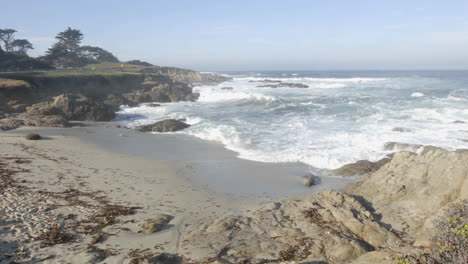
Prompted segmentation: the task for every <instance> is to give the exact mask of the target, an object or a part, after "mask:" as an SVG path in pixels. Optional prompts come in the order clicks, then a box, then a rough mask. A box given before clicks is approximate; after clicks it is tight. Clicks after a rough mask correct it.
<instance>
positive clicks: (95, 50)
mask: <svg viewBox="0 0 468 264" xmlns="http://www.w3.org/2000/svg"><path fill="white" fill-rule="evenodd" d="M78 52H79V56H80V58H81V59H82V60H83V62H84V63H85V64H89V63H101V62H119V60H118V59H117V58H116V57H115V56H114V55H113V54H112V53H110V52H108V51H107V50H105V49H102V48H99V47H93V46H82V47H80V48H79V49H78Z"/></svg>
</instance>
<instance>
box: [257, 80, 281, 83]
mask: <svg viewBox="0 0 468 264" xmlns="http://www.w3.org/2000/svg"><path fill="white" fill-rule="evenodd" d="M249 82H252V83H253V82H263V83H281V82H282V81H280V80H270V79H263V80H261V81H254V80H251V81H249Z"/></svg>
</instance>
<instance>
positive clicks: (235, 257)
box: [180, 190, 401, 263]
mask: <svg viewBox="0 0 468 264" xmlns="http://www.w3.org/2000/svg"><path fill="white" fill-rule="evenodd" d="M180 241H181V246H180V248H182V249H183V250H184V251H186V252H185V253H187V254H188V253H189V252H192V253H191V255H193V252H198V254H199V256H198V257H199V259H203V258H204V257H213V258H216V259H218V260H219V261H220V262H222V263H240V262H246V263H247V262H248V263H258V262H261V261H289V260H296V261H327V262H329V263H337V262H339V261H343V260H349V259H354V258H357V257H358V256H360V255H362V254H364V253H366V252H368V251H371V250H373V249H375V248H379V247H395V246H398V245H400V244H401V241H400V239H399V238H398V237H397V236H396V235H395V234H393V233H392V232H390V231H388V230H387V229H385V228H384V227H383V226H381V225H380V224H379V223H378V222H377V221H376V219H375V218H374V216H373V215H372V213H371V212H369V211H368V210H367V209H366V208H364V207H363V206H362V205H361V203H360V202H358V201H357V200H356V199H354V198H353V197H351V196H349V195H347V194H343V193H340V192H335V191H330V190H327V191H323V192H321V193H318V194H316V195H312V196H310V197H307V198H305V199H303V200H292V201H284V202H277V203H271V204H268V205H266V206H265V207H264V209H261V210H258V211H253V212H249V213H246V214H245V215H242V216H229V217H225V218H222V219H217V220H214V219H213V221H210V220H206V221H204V222H203V223H194V224H191V225H190V226H189V227H188V228H187V229H186V230H183V232H182V235H181V239H180ZM181 253H182V255H184V252H181Z"/></svg>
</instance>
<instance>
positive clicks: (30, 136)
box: [25, 133, 41, 140]
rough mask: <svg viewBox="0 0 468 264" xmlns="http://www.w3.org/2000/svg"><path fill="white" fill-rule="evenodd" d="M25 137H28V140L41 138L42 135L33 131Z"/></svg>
mask: <svg viewBox="0 0 468 264" xmlns="http://www.w3.org/2000/svg"><path fill="white" fill-rule="evenodd" d="M25 138H26V139H27V140H39V139H41V135H39V134H34V133H31V134H27V135H26V136H25Z"/></svg>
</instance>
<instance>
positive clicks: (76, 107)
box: [27, 94, 115, 121]
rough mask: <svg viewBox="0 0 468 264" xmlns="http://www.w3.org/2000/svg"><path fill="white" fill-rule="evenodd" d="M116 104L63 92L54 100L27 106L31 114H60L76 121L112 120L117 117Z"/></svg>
mask: <svg viewBox="0 0 468 264" xmlns="http://www.w3.org/2000/svg"><path fill="white" fill-rule="evenodd" d="M114 110H115V109H114V106H111V105H107V104H103V103H100V102H98V101H95V100H94V99H91V98H88V97H85V96H82V95H75V94H62V95H59V96H56V97H54V99H53V101H52V102H42V103H38V104H35V105H32V106H30V107H28V108H27V114H30V115H44V116H50V115H56V116H57V115H59V116H63V117H64V118H66V119H68V120H76V121H110V120H112V119H113V118H114V117H115V113H114Z"/></svg>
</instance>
